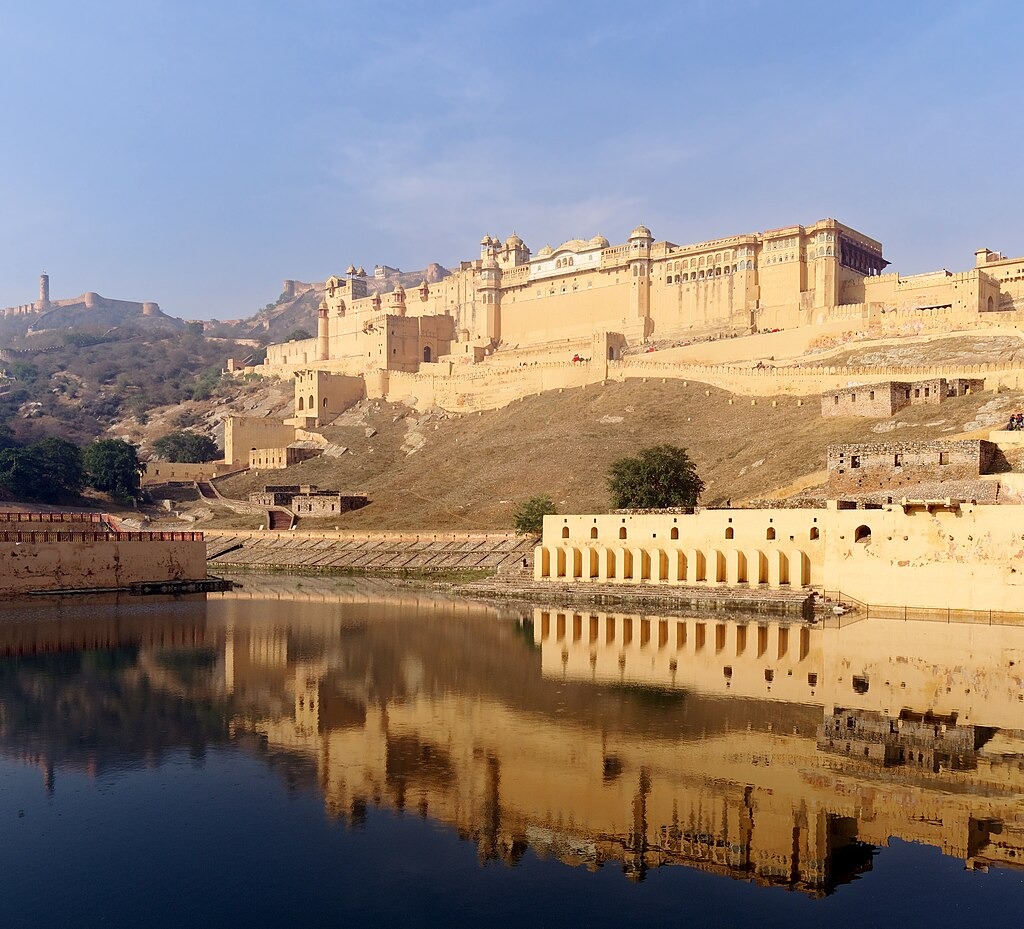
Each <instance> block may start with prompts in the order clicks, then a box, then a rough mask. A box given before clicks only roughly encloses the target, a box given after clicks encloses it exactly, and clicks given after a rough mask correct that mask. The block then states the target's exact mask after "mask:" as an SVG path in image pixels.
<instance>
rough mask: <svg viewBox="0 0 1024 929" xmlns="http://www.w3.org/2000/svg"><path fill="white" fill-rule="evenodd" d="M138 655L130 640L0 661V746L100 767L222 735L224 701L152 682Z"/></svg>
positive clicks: (200, 746)
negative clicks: (106, 647)
mask: <svg viewBox="0 0 1024 929" xmlns="http://www.w3.org/2000/svg"><path fill="white" fill-rule="evenodd" d="M138 658H139V650H138V648H137V647H134V646H132V647H124V648H117V649H111V650H106V651H84V652H65V653H57V654H44V655H36V656H32V657H28V658H21V659H18V660H14V659H4V660H0V708H2V719H3V728H2V729H0V739H2V743H0V744H2V747H3V749H4V750H5V751H7V752H9V753H12V754H22V755H33V756H41V757H45V758H46V759H47V760H48V761H49V762H50V763H52V764H69V765H85V766H89V767H90V768H95V769H100V768H103V767H106V766H117V765H121V764H125V763H131V762H133V761H138V760H141V759H145V760H146V761H147V762H152V761H159V760H160V759H161V758H162V757H163V755H164V754H166V753H167V752H168V751H172V750H179V749H187V750H188V751H189V752H190V753H192V754H193V755H194V756H196V757H201V756H202V754H203V752H204V751H205V749H206V747H207V745H210V744H219V743H224V742H226V741H227V739H228V728H227V719H228V714H227V712H226V708H225V707H224V706H222V705H218V704H216V703H214V702H213V701H211V700H197V699H194V698H189V697H184V696H180V695H177V694H171V693H167V692H166V691H164V690H160V689H157V688H154V687H153V686H151V683H150V680H149V678H148V677H146V676H145V675H142V674H140V673H139V672H138Z"/></svg>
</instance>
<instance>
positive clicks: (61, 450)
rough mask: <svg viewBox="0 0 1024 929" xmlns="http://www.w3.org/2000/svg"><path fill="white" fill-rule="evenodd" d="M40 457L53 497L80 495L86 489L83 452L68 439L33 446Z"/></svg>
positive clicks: (42, 442)
mask: <svg viewBox="0 0 1024 929" xmlns="http://www.w3.org/2000/svg"><path fill="white" fill-rule="evenodd" d="M31 448H32V450H33V451H34V452H36V454H37V455H38V456H39V460H40V462H41V464H42V467H43V470H44V471H45V473H46V477H47V480H48V481H49V483H50V485H51V486H52V487H53V489H54V492H53V496H62V495H65V494H80V493H81V492H82V490H83V489H84V488H85V465H84V464H83V461H82V450H81V449H80V448H79V447H78V446H77V445H75V443H74V442H69V441H68V440H67V439H43V440H42V441H41V442H36V444H35V445H33V446H31Z"/></svg>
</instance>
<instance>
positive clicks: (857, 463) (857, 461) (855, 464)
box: [850, 455, 860, 468]
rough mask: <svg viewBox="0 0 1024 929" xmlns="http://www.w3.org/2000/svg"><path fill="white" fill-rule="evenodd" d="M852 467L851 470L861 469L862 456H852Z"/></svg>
mask: <svg viewBox="0 0 1024 929" xmlns="http://www.w3.org/2000/svg"><path fill="white" fill-rule="evenodd" d="M850 467H851V468H859V467H860V455H851V456H850Z"/></svg>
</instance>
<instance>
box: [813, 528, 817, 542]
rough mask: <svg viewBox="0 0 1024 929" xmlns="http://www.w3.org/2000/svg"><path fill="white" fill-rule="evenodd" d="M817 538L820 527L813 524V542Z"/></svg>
mask: <svg viewBox="0 0 1024 929" xmlns="http://www.w3.org/2000/svg"><path fill="white" fill-rule="evenodd" d="M816 538H818V527H817V526H811V541H812V542H813V541H814V540H815V539H816Z"/></svg>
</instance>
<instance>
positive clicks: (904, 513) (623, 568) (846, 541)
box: [534, 443, 1024, 612]
mask: <svg viewBox="0 0 1024 929" xmlns="http://www.w3.org/2000/svg"><path fill="white" fill-rule="evenodd" d="M953 444H954V445H956V446H959V445H960V443H953ZM984 444H985V445H989V443H984ZM960 453H961V454H962V456H963V459H964V461H966V460H967V458H968V455H970V454H976V455H978V456H979V459H980V458H981V457H983V456H984V454H985V451H984V448H983V447H979V446H978V445H976V444H974V443H963V448H962V449H961V450H960ZM1022 535H1024V506H986V505H978V504H974V503H969V502H961V501H957V500H944V501H940V500H932V501H927V500H904V501H901V502H900V503H898V504H886V505H873V506H872V507H871V508H870V509H857V508H851V507H849V506H848V505H844V503H843V502H842V501H830V502H829V504H828V505H827V506H826V507H821V508H807V509H785V508H776V509H715V510H697V511H696V512H694V513H692V514H690V515H683V514H680V515H674V514H664V515H656V514H650V513H648V514H643V515H632V514H619V513H616V514H609V515H603V516H545V517H544V534H543V539H542V543H541V544H540V545H539V546H538V547H537V549H536V552H535V555H534V577H535V578H536V579H537V580H551V581H556V582H568V583H584V584H623V583H625V584H667V585H696V586H702V587H715V586H743V587H751V588H762V589H777V588H780V587H789V588H800V587H803V588H812V587H813V588H818V589H828V590H839V591H842V592H843V593H845V594H847V595H848V596H851V597H854V598H856V599H858V600H861V601H863V602H865V603H870V604H877V605H882V606H907V607H921V608H935V609H947V608H953V609H963V610H1005V611H1012V612H1024V548H1022V546H1021V544H1020V539H1021V536H1022Z"/></svg>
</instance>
